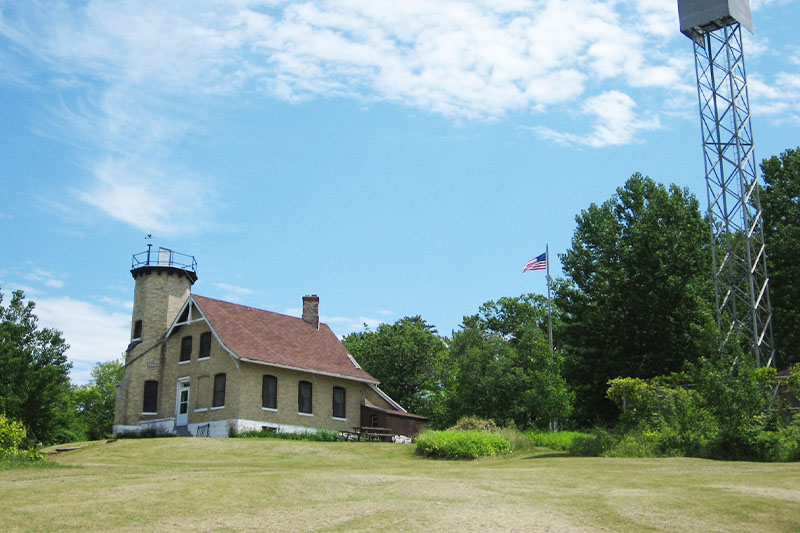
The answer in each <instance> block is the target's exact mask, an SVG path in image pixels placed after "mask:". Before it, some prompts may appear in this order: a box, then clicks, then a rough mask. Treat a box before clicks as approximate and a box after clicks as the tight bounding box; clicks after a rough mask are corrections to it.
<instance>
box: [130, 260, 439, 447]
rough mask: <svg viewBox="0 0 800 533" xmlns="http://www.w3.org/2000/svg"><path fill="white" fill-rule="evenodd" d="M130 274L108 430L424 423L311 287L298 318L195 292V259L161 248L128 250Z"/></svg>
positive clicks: (412, 426) (188, 431) (221, 432)
mask: <svg viewBox="0 0 800 533" xmlns="http://www.w3.org/2000/svg"><path fill="white" fill-rule="evenodd" d="M145 254H146V255H145ZM131 274H132V275H133V278H134V280H136V281H135V290H134V304H133V317H132V327H131V342H130V344H129V345H128V349H127V351H126V355H125V376H124V378H123V379H122V381H121V382H120V383H119V385H118V386H117V398H116V412H115V420H114V432H121V431H135V430H139V429H144V428H157V429H159V430H162V431H167V432H172V433H177V434H180V435H196V434H197V433H198V429H201V430H207V431H208V434H209V435H210V436H219V437H223V436H227V435H228V431H229V428H235V429H236V430H238V431H245V430H249V429H263V428H270V429H275V430H280V431H290V432H292V431H294V432H296V431H307V430H310V429H318V428H324V429H330V430H335V431H345V430H352V428H353V427H355V426H366V425H370V423H372V422H377V421H380V422H381V423H382V424H383V425H382V426H381V427H386V428H392V429H393V433H396V434H400V435H405V436H409V437H413V436H414V435H416V433H418V432H419V430H420V429H422V428H423V427H424V426H426V425H427V419H426V418H424V417H420V416H417V415H413V414H410V413H407V412H406V411H405V409H403V408H402V407H401V406H400V405H399V404H397V403H396V402H395V401H394V400H392V399H391V398H390V397H389V396H388V395H386V394H385V393H384V392H383V391H381V389H380V388H379V387H378V381H377V380H376V379H375V378H374V377H373V376H371V375H370V374H368V373H367V372H365V371H364V370H363V369H362V368H361V367H359V365H358V363H357V362H356V361H355V359H353V357H352V356H351V355H350V354H349V353H348V352H347V349H346V348H345V347H344V345H343V344H342V343H341V342H340V341H339V339H338V338H337V337H336V335H335V334H334V333H333V331H331V329H330V328H329V327H328V326H327V325H326V324H322V323H320V322H319V312H318V310H319V298H318V297H317V296H315V295H312V296H304V297H303V316H302V318H297V317H292V316H287V315H283V314H280V313H273V312H270V311H265V310H261V309H256V308H253V307H247V306H243V305H238V304H234V303H230V302H224V301H221V300H216V299H213V298H206V297H204V296H199V295H195V294H192V293H191V287H192V285H193V284H194V282H195V281H196V280H197V275H196V263H195V261H194V258H193V257H191V256H185V255H183V254H178V253H176V252H172V251H171V250H167V249H164V248H161V249H159V251H158V252H152V253H151V252H150V251H148V252H143V253H142V254H137V255H135V256H134V260H133V264H132V269H131Z"/></svg>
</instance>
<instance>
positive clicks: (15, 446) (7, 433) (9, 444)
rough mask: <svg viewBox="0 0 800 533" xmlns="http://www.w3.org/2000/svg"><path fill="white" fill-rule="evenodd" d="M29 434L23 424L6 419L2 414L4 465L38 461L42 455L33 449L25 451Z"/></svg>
mask: <svg viewBox="0 0 800 533" xmlns="http://www.w3.org/2000/svg"><path fill="white" fill-rule="evenodd" d="M26 436H27V432H26V431H25V426H24V425H23V424H22V422H19V421H17V420H11V419H9V418H6V416H5V415H4V414H0V461H2V462H4V463H18V462H25V461H38V460H40V459H42V458H43V456H42V454H40V453H39V452H38V451H36V450H35V449H33V448H30V449H24V447H23V446H22V444H23V443H24V442H25V440H26Z"/></svg>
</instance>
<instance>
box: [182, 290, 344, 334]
mask: <svg viewBox="0 0 800 533" xmlns="http://www.w3.org/2000/svg"><path fill="white" fill-rule="evenodd" d="M192 296H199V297H200V298H205V299H206V300H214V301H215V302H220V303H223V304H227V305H235V306H236V307H244V308H246V309H252V310H253V311H260V312H262V313H270V314H272V315H278V316H285V317H286V318H294V319H297V320H303V318H302V317H299V316H294V315H287V314H286V313H278V312H277V311H270V310H269V309H262V308H261V307H253V306H252V305H244V304H237V303H235V302H229V301H227V300H220V299H219V298H211V297H210V296H203V295H202V294H194V293H192ZM303 322H305V320H303ZM306 323H307V322H306ZM323 324H325V325H326V326H327V325H328V324H327V323H326V322H320V325H323ZM329 327H330V326H329Z"/></svg>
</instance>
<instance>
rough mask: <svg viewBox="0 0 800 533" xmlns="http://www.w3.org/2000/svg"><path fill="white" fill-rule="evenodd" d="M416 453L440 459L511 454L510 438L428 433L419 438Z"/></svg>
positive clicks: (456, 432)
mask: <svg viewBox="0 0 800 533" xmlns="http://www.w3.org/2000/svg"><path fill="white" fill-rule="evenodd" d="M416 451H417V453H418V454H420V455H424V456H426V457H434V458H440V459H477V458H478V457H485V456H491V455H501V454H506V453H510V452H511V444H510V442H509V440H508V437H506V436H505V435H502V434H499V433H487V432H484V431H472V430H466V431H463V430H452V431H449V430H448V431H426V432H424V433H422V434H421V435H419V437H417V448H416Z"/></svg>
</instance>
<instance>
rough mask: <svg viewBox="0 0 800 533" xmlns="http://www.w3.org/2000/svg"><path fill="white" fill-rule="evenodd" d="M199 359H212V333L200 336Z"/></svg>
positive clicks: (207, 332)
mask: <svg viewBox="0 0 800 533" xmlns="http://www.w3.org/2000/svg"><path fill="white" fill-rule="evenodd" d="M197 357H198V359H202V358H204V357H211V332H210V331H206V332H205V333H201V334H200V353H199V354H198V355H197Z"/></svg>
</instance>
